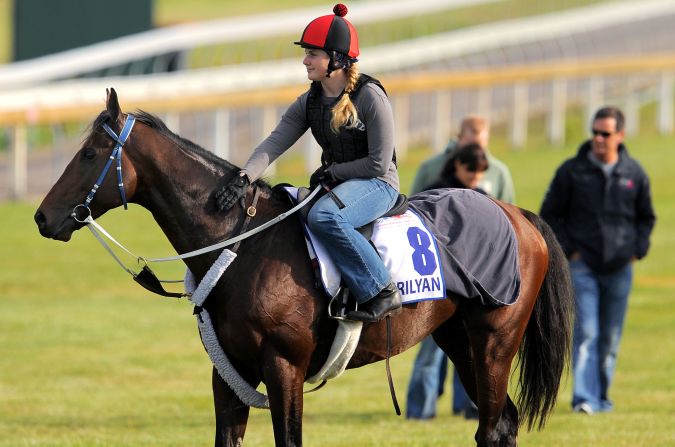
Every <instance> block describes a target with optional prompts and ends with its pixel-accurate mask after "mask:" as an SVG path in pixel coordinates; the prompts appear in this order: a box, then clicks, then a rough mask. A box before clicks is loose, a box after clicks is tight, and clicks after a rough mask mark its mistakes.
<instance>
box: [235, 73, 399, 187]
mask: <svg viewBox="0 0 675 447" xmlns="http://www.w3.org/2000/svg"><path fill="white" fill-rule="evenodd" d="M308 94H309V90H307V91H306V92H305V93H303V94H302V95H300V96H299V97H298V99H297V100H296V101H295V102H293V104H291V105H290V107H289V108H288V109H287V110H286V112H284V114H283V116H282V117H281V121H279V124H277V127H276V128H275V129H274V130H273V131H272V133H271V134H270V135H269V136H268V137H267V138H266V139H265V140H264V141H263V142H262V143H260V144H259V145H258V147H256V148H255V150H254V151H253V154H252V155H251V157H250V158H249V159H248V161H247V162H246V165H245V166H244V169H243V171H244V172H245V173H246V175H247V176H248V177H249V179H251V181H253V180H257V179H258V178H259V177H260V176H261V175H262V173H263V171H264V170H265V168H267V166H269V164H270V163H272V162H273V161H274V160H276V159H277V158H278V157H279V156H280V155H281V154H283V153H284V152H286V150H288V149H289V148H290V147H291V146H292V145H293V143H295V142H296V141H297V140H298V139H299V138H300V137H301V136H302V134H304V133H305V132H306V131H307V129H308V128H309V122H308V120H307V114H306V107H307V96H308ZM322 99H323V98H322ZM325 99H326V101H327V102H328V103H329V104H334V103H335V102H337V98H325ZM353 101H354V106H355V107H356V110H357V112H358V119H359V120H360V121H361V123H363V124H364V125H365V128H366V132H367V136H368V156H367V157H364V158H360V159H358V160H353V161H349V162H345V163H336V164H333V165H332V166H331V167H330V168H329V169H330V171H331V173H332V174H333V177H335V178H336V179H337V180H349V179H352V178H379V179H381V180H383V181H385V182H387V183H388V184H390V185H391V186H392V187H394V188H396V189H397V190H398V189H399V179H398V172H397V170H396V165H395V164H394V163H393V162H392V157H393V155H394V117H393V113H392V110H391V104H390V103H389V98H387V95H386V94H385V93H384V92H383V91H382V89H380V88H379V87H377V86H376V85H374V84H372V83H367V84H366V85H364V86H363V87H362V88H361V91H360V92H359V94H358V95H357V96H356V98H355V99H353Z"/></svg>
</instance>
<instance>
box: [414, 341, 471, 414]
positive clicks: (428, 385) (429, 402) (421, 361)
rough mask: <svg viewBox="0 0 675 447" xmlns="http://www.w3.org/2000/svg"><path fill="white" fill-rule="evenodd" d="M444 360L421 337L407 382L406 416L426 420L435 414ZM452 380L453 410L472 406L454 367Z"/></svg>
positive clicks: (457, 410) (440, 390)
mask: <svg viewBox="0 0 675 447" xmlns="http://www.w3.org/2000/svg"><path fill="white" fill-rule="evenodd" d="M447 363H448V357H447V356H446V355H445V352H443V350H442V349H441V348H439V347H438V345H437V344H436V342H435V341H434V339H433V338H432V337H431V336H428V337H427V338H425V339H424V340H422V343H420V349H419V351H418V352H417V357H415V364H414V365H413V372H412V375H411V376H410V383H409V384H408V397H407V405H406V417H407V418H409V419H430V418H433V417H435V416H436V402H437V401H438V396H440V395H441V394H442V393H443V383H444V382H445V376H446V371H447ZM452 383H453V391H452V392H453V394H452V411H453V413H459V412H467V411H470V410H471V409H474V408H475V405H474V403H473V402H472V401H471V399H469V396H467V394H466V391H465V390H464V386H463V385H462V382H461V381H460V379H459V375H458V374H457V370H455V372H454V374H453V381H452Z"/></svg>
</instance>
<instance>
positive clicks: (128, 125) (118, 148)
mask: <svg viewBox="0 0 675 447" xmlns="http://www.w3.org/2000/svg"><path fill="white" fill-rule="evenodd" d="M135 122H136V117H135V116H134V115H132V114H130V113H129V114H127V120H126V122H125V123H124V127H123V128H122V131H121V132H120V134H119V135H117V134H116V133H115V131H114V130H112V128H111V127H110V126H108V125H107V124H105V123H104V124H103V129H104V130H105V131H106V132H107V133H108V135H110V136H111V137H112V139H113V140H115V142H116V144H115V148H114V149H113V151H112V153H111V154H110V158H108V161H107V162H106V164H105V166H104V167H103V171H102V172H101V174H100V175H99V176H98V179H97V180H96V183H94V186H93V187H92V188H91V191H89V194H88V195H87V198H86V199H85V200H84V203H82V204H81V205H77V206H75V208H73V212H72V214H71V216H72V217H73V219H75V220H76V221H78V222H80V223H85V221H86V218H87V217H89V216H91V209H90V208H89V204H90V203H91V201H92V200H94V196H95V195H96V192H97V191H98V188H99V187H100V186H101V184H102V183H103V180H105V176H106V174H108V171H109V170H110V166H112V162H113V160H115V161H116V162H117V188H118V189H119V191H120V197H121V198H122V204H123V205H124V209H125V210H126V209H127V196H126V194H125V192H124V183H123V182H122V147H123V146H124V143H126V141H127V139H128V138H129V134H131V129H133V127H134V123H135ZM78 208H84V209H85V210H86V212H87V216H86V217H85V218H80V217H78V215H77V210H78Z"/></svg>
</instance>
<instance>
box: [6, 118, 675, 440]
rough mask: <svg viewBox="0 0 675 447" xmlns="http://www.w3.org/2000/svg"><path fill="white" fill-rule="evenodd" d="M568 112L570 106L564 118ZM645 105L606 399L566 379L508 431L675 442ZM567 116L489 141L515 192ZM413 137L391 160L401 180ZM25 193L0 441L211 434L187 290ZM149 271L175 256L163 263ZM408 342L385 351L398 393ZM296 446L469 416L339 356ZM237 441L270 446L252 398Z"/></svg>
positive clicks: (657, 188)
mask: <svg viewBox="0 0 675 447" xmlns="http://www.w3.org/2000/svg"><path fill="white" fill-rule="evenodd" d="M572 122H575V123H578V122H579V121H578V120H577V121H571V123H572ZM652 122H653V110H651V109H647V110H645V112H644V113H643V132H642V134H641V136H640V137H639V138H631V139H629V140H628V142H627V145H628V147H629V149H630V151H631V153H632V154H633V155H634V156H635V157H637V158H638V159H639V160H640V161H641V163H642V164H643V165H644V166H645V168H646V170H647V171H648V173H649V174H650V176H651V179H652V188H653V196H654V202H655V207H656V212H657V215H658V221H657V226H656V230H655V232H654V234H653V237H652V249H651V251H650V254H649V256H648V257H647V258H646V259H645V260H644V261H642V262H640V263H638V264H637V267H636V280H635V288H634V291H633V293H632V296H631V300H630V308H629V313H628V318H627V323H626V327H625V333H624V338H623V342H622V346H621V352H620V356H619V361H618V367H617V374H616V379H615V383H614V385H613V387H612V398H613V399H614V401H615V404H616V410H615V411H614V412H612V413H608V414H602V415H597V416H593V417H583V416H579V415H575V414H572V413H571V412H570V409H569V404H568V403H569V398H570V385H571V381H570V379H569V378H567V379H566V380H565V381H564V382H563V385H562V389H561V392H560V399H559V402H558V407H557V409H556V411H555V413H554V414H553V416H552V418H551V419H550V421H549V424H548V425H547V427H546V428H545V429H544V431H542V432H532V433H527V432H525V431H523V432H522V433H521V437H520V445H522V446H577V445H580V446H613V447H623V446H626V447H628V446H631V447H634V446H653V445H658V446H675V428H674V427H675V416H674V415H675V374H673V371H674V370H675V313H673V312H672V307H673V304H672V300H673V292H674V291H675V259H674V257H673V256H672V253H674V252H675V237H674V236H673V234H675V200H674V199H675V197H673V196H674V195H675V188H673V187H672V184H671V183H672V181H671V178H672V175H671V172H672V166H674V165H675V153H673V151H672V147H673V146H674V145H675V138H673V137H664V136H659V135H657V134H656V133H655V132H654V131H653V125H651V124H650V123H652ZM581 127H582V126H581V125H579V126H574V125H572V124H570V126H569V128H570V131H569V134H568V137H569V141H571V142H574V143H571V144H568V145H566V146H565V147H562V148H552V147H549V146H548V145H546V144H545V143H544V142H543V140H542V139H541V138H540V137H538V136H537V135H539V134H541V133H542V129H541V124H540V123H539V124H538V123H537V122H536V121H534V122H532V123H531V124H530V130H531V133H532V137H531V138H530V145H529V147H527V148H525V149H523V150H521V151H509V150H507V148H508V144H507V140H506V137H505V136H504V131H503V129H500V128H497V129H494V131H493V140H492V145H491V146H492V148H493V151H494V152H495V153H496V154H497V155H498V156H499V157H500V158H501V159H502V160H504V161H505V162H506V163H507V164H508V165H509V166H510V168H511V170H512V173H513V177H514V180H515V184H516V189H517V194H518V202H519V204H521V205H522V206H524V207H526V208H530V209H533V210H535V211H536V210H537V209H538V207H539V204H540V202H541V199H542V197H543V194H544V191H545V189H546V186H547V184H548V182H549V181H550V179H551V177H552V175H553V171H554V169H555V168H556V167H557V166H558V165H559V164H560V163H561V162H562V160H564V159H565V158H567V157H570V156H572V155H573V154H574V152H575V150H576V142H578V141H580V140H581V138H583V134H582V133H581V131H582V129H581ZM429 153H430V151H429V149H428V148H417V149H412V150H410V151H409V152H408V155H407V157H406V159H405V160H403V161H402V162H401V165H400V170H401V178H402V189H403V190H404V191H407V190H408V188H409V185H410V183H411V180H412V176H413V174H414V172H415V168H416V166H417V165H418V164H419V162H420V161H421V160H422V159H424V158H425V157H427V156H428V155H429ZM282 161H283V163H281V164H280V165H279V168H278V172H279V175H278V177H277V179H276V180H279V181H281V180H291V181H293V182H294V183H296V184H297V183H302V182H303V181H304V180H305V179H306V175H305V174H302V173H301V169H298V166H299V165H301V163H302V160H300V159H299V157H298V156H294V155H292V154H289V156H288V157H285V158H283V159H282ZM36 206H37V204H35V203H31V204H3V205H0V213H1V215H2V224H3V231H2V232H1V233H0V447H10V446H11V447H23V446H36V445H37V446H50V447H51V446H54V447H56V446H58V447H65V446H68V447H71V446H158V447H159V446H197V445H199V446H203V445H209V444H210V443H212V439H213V419H214V418H213V409H212V402H211V391H210V363H209V360H208V358H207V356H206V354H205V353H204V351H203V348H202V347H201V344H200V341H199V338H198V335H197V330H196V327H195V323H194V317H193V316H192V309H191V306H190V304H189V303H188V302H186V301H184V300H181V301H175V300H171V299H164V298H159V297H156V296H154V295H151V294H150V293H148V292H145V291H144V290H143V289H141V288H140V287H138V286H137V285H136V284H135V283H134V282H133V281H131V279H130V278H128V276H127V275H126V274H125V273H124V272H123V271H122V270H120V269H119V268H118V267H117V265H116V264H115V263H114V261H113V260H112V259H110V257H109V256H108V255H107V254H106V253H105V252H104V250H103V249H102V248H101V247H100V246H99V245H98V244H97V243H96V241H95V240H94V239H93V237H92V236H91V235H90V234H89V233H88V232H87V231H86V230H84V231H80V232H79V233H76V234H75V236H74V238H73V240H72V241H71V242H69V243H68V244H63V243H57V242H54V241H50V240H46V239H43V238H41V237H40V236H39V234H38V232H37V230H36V228H35V226H34V224H33V222H32V214H33V212H34V210H35V208H36ZM102 223H103V225H104V226H105V227H106V228H109V229H110V230H111V231H113V233H114V235H115V236H118V237H119V238H120V239H121V240H122V241H123V242H124V243H126V244H128V245H129V246H130V247H131V248H133V249H134V250H136V251H137V252H139V253H142V254H144V255H147V256H156V255H164V254H167V253H169V252H170V249H169V247H168V244H167V242H166V241H165V239H164V237H163V236H162V235H161V232H160V230H159V229H158V228H157V227H156V225H155V224H154V223H153V222H152V219H151V217H150V215H149V214H148V213H147V212H145V211H143V210H140V209H138V208H137V207H134V206H132V208H131V209H130V211H126V212H124V211H122V210H116V211H114V212H112V213H110V215H108V216H104V218H103V219H102ZM159 270H160V271H161V273H162V274H161V276H163V277H180V276H181V274H182V271H181V270H182V269H181V268H180V266H178V265H175V266H171V267H164V266H162V268H161V269H159ZM413 357H414V350H411V351H409V352H406V353H404V354H402V355H400V356H398V357H396V358H394V359H392V369H393V374H394V380H395V384H396V386H397V391H398V397H399V401H400V402H401V404H402V406H403V407H404V408H405V392H406V385H407V381H408V378H409V375H410V370H411V365H412V361H413ZM304 408H305V418H304V434H305V443H306V444H307V445H321V446H441V445H443V446H445V445H471V441H472V439H473V433H474V431H475V423H473V422H466V421H464V420H462V419H459V418H456V417H452V416H450V402H449V398H448V396H443V398H442V399H441V401H440V402H439V417H438V418H437V419H436V420H434V421H431V422H412V421H406V420H405V419H403V418H399V417H397V416H395V415H394V412H393V408H392V405H391V401H390V398H389V393H388V389H387V384H386V378H385V372H384V365H383V364H382V363H378V364H375V365H370V366H368V367H365V368H361V369H358V370H354V371H348V372H346V373H345V374H344V375H343V376H341V377H340V378H338V379H337V380H334V381H332V382H331V383H329V384H328V386H327V387H325V388H324V389H323V390H321V391H319V392H317V393H313V394H309V395H307V396H306V398H305V406H304ZM246 445H248V446H269V445H272V428H271V422H270V418H269V414H268V413H267V412H266V411H263V410H252V411H251V418H250V421H249V428H248V432H247V436H246Z"/></svg>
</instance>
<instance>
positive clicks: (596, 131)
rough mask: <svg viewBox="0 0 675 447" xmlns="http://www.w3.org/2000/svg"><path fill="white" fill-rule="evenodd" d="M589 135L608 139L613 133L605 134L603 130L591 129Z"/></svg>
mask: <svg viewBox="0 0 675 447" xmlns="http://www.w3.org/2000/svg"><path fill="white" fill-rule="evenodd" d="M591 133H592V134H593V136H594V137H597V136H598V135H600V136H601V137H602V138H608V137H610V136H611V135H612V134H613V133H614V132H607V131H604V130H598V129H592V130H591Z"/></svg>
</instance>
